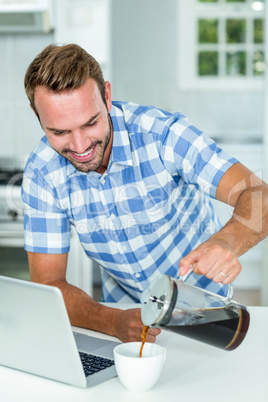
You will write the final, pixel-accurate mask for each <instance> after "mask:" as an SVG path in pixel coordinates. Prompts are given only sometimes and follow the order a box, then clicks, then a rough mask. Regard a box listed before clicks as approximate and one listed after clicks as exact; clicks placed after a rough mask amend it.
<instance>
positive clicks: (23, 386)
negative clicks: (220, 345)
mask: <svg viewBox="0 0 268 402" xmlns="http://www.w3.org/2000/svg"><path fill="white" fill-rule="evenodd" d="M116 306H117V307H120V305H116ZM131 306H132V305H130V307H131ZM122 307H123V306H122ZM124 307H125V306H124ZM133 307H134V306H133ZM249 311H250V314H251V321H250V327H249V330H248V333H247V336H246V338H245V340H244V342H243V343H242V344H241V345H240V347H238V348H237V349H236V350H234V351H232V352H226V351H222V350H220V349H217V348H213V347H211V346H208V345H205V344H202V343H200V342H196V341H194V340H191V339H188V338H185V337H183V336H180V335H176V334H173V333H170V332H167V331H162V333H161V334H160V335H159V336H158V338H157V343H158V344H159V345H163V346H165V348H166V350H167V358H166V362H165V366H164V369H163V372H162V375H161V377H160V380H159V381H158V383H157V384H156V385H155V387H154V388H153V389H152V390H150V391H148V392H146V393H141V394H136V393H131V392H129V391H127V390H126V389H125V388H124V387H123V386H122V385H121V383H120V382H119V380H118V378H117V377H116V378H113V379H111V380H109V381H106V382H105V383H103V384H100V385H98V386H95V387H93V388H88V389H80V388H76V387H72V386H70V385H65V384H62V383H58V382H55V381H51V380H47V379H44V378H40V377H37V376H33V375H30V374H27V373H23V372H20V371H16V370H12V369H9V368H6V367H3V366H0V401H1V402H11V401H12V402H24V401H25V402H26V401H27V402H48V401H50V402H74V401H75V402H87V401H97V402H104V401H105V402H107V401H116V402H121V401H122V402H126V401H127V402H132V401H133V402H134V401H135V402H137V400H138V401H139V402H143V401H146V402H151V401H152V402H160V401H161V402H163V401H169V402H172V401H178V402H203V401H204V402H210V401H211V402H212V401H213V402H226V401H227V402H232V401H235V402H240V401H243V402H252V401H255V402H267V401H268V307H249ZM75 330H77V331H80V332H86V333H87V332H88V333H92V332H91V331H87V330H84V329H78V328H75ZM94 334H95V335H96V334H97V333H96V332H95V333H94ZM98 335H99V336H100V337H102V338H106V337H108V336H107V335H103V334H98Z"/></svg>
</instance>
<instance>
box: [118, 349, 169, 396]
mask: <svg viewBox="0 0 268 402" xmlns="http://www.w3.org/2000/svg"><path fill="white" fill-rule="evenodd" d="M140 348H141V342H128V343H122V344H120V345H118V346H116V347H115V348H114V361H115V368H116V371H117V374H118V377H119V379H120V381H121V383H122V384H123V385H124V386H125V387H126V388H127V389H128V390H129V391H134V392H145V391H148V390H149V389H151V388H152V387H153V386H154V385H155V383H156V381H157V380H158V378H159V376H160V374H161V371H162V368H163V365H164V362H165V359H166V349H165V348H164V347H162V346H159V345H156V344H155V343H145V345H144V348H143V352H142V357H139V354H140Z"/></svg>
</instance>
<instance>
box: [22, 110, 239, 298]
mask: <svg viewBox="0 0 268 402" xmlns="http://www.w3.org/2000/svg"><path fill="white" fill-rule="evenodd" d="M110 115H111V119H112V125H113V147H112V152H111V156H110V161H109V165H108V168H107V170H106V172H105V173H104V174H103V175H101V174H99V173H97V172H89V173H81V172H79V171H77V170H76V169H75V168H74V167H73V165H72V164H71V163H70V162H69V161H68V160H67V159H65V158H64V157H62V156H61V155H59V154H58V153H57V152H56V151H54V150H53V149H52V148H51V147H50V145H49V143H48V141H47V139H46V137H43V138H42V139H41V141H40V143H39V145H38V147H37V149H36V150H35V151H34V152H33V153H32V154H31V156H30V158H29V160H28V163H27V166H26V169H25V174H24V180H23V189H22V198H23V201H24V203H25V223H24V229H25V230H24V232H25V249H26V250H28V251H31V252H37V253H52V254H53V253H67V252H68V251H69V247H70V231H71V226H72V225H73V226H74V227H75V229H76V231H77V233H78V236H79V239H80V242H81V244H82V246H83V248H84V250H85V252H86V254H87V255H88V256H89V257H90V258H92V259H93V260H95V261H96V262H97V263H98V264H99V266H100V267H101V271H102V287H103V298H104V300H105V301H107V302H119V301H120V302H130V301H131V302H133V301H135V302H138V301H139V300H140V295H141V292H142V291H143V290H144V289H145V288H147V287H148V286H149V284H150V283H151V282H152V280H154V278H155V277H156V276H157V275H159V274H163V273H165V274H168V275H170V276H172V277H174V278H178V277H179V273H178V267H179V260H180V259H181V258H182V257H183V256H185V255H187V254H188V253H189V252H190V251H191V250H192V249H194V248H195V247H197V246H198V245H199V244H200V243H202V242H204V241H205V240H207V239H208V238H209V237H210V236H211V235H212V234H213V233H215V232H216V231H218V230H219V229H220V223H219V221H218V219H217V217H216V216H215V214H214V210H213V207H212V205H211V201H210V197H212V198H215V194H216V189H217V185H218V183H219V181H220V179H221V178H222V176H223V174H224V173H225V172H226V171H227V170H228V169H229V168H230V167H231V166H232V165H233V164H234V163H236V162H237V160H236V159H234V158H231V157H230V156H229V155H228V154H226V153H225V152H224V151H223V150H221V149H220V148H218V147H217V145H216V144H215V142H213V141H212V140H210V139H208V138H206V137H205V136H204V135H203V134H202V133H201V132H200V131H199V130H198V129H197V128H196V127H194V126H193V125H191V123H189V121H188V120H187V118H186V117H185V116H184V115H183V114H181V113H175V114H171V113H169V112H166V111H162V110H159V109H156V108H153V107H144V106H139V105H136V104H133V103H126V102H113V107H112V110H111V113H110ZM187 282H188V283H191V284H194V285H197V286H199V287H202V288H205V289H207V290H210V291H212V292H215V293H218V294H226V291H227V289H226V286H223V285H222V284H215V283H214V282H213V281H211V280H209V279H207V278H206V277H204V276H197V275H195V274H193V273H192V274H191V275H190V276H189V278H188V280H187Z"/></svg>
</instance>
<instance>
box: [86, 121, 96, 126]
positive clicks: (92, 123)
mask: <svg viewBox="0 0 268 402" xmlns="http://www.w3.org/2000/svg"><path fill="white" fill-rule="evenodd" d="M96 123H97V120H94V121H92V122H91V123H87V124H86V127H92V126H95V124H96Z"/></svg>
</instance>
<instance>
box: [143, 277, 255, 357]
mask: <svg viewBox="0 0 268 402" xmlns="http://www.w3.org/2000/svg"><path fill="white" fill-rule="evenodd" d="M232 294H233V285H232V284H231V286H230V288H229V292H228V295H227V297H223V296H219V295H217V294H214V293H211V292H208V291H206V290H204V289H201V288H197V287H195V286H192V285H189V284H187V283H185V282H184V280H183V279H181V278H180V279H178V280H175V279H173V278H171V277H170V276H169V275H160V276H158V277H157V278H156V279H155V280H154V281H153V283H152V284H151V285H150V287H149V288H148V289H146V290H145V291H144V292H143V293H142V297H141V303H142V321H143V324H144V325H145V326H148V327H150V326H156V327H159V328H163V329H166V330H169V331H172V332H175V333H177V334H180V335H184V336H187V337H189V338H192V339H195V340H197V341H200V342H204V343H207V344H209V345H211V346H215V347H218V348H221V349H224V350H234V349H236V348H237V347H238V346H239V345H240V344H241V343H242V341H243V340H244V338H245V336H246V333H247V330H248V327H249V319H250V316H249V313H248V311H247V309H246V307H245V306H243V305H241V304H239V303H237V302H235V301H232V300H231V297H232Z"/></svg>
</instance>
